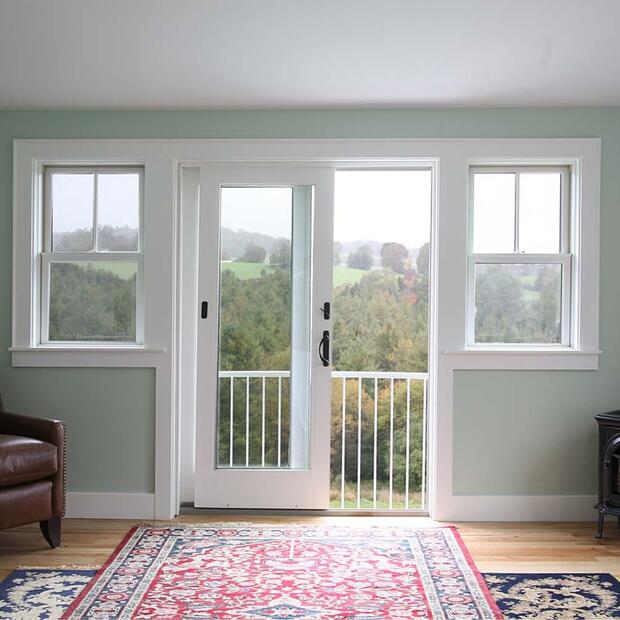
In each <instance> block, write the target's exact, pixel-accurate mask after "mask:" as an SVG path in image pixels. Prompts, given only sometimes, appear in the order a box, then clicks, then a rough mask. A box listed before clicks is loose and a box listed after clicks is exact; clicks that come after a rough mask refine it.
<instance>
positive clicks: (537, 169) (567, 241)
mask: <svg viewBox="0 0 620 620" xmlns="http://www.w3.org/2000/svg"><path fill="white" fill-rule="evenodd" d="M553 172H555V173H558V174H560V231H559V237H560V246H559V251H558V252H550V253H549V254H565V253H570V252H571V251H572V239H571V166H568V165H567V166H549V165H520V166H502V165H491V164H489V165H475V166H470V167H469V196H468V204H469V208H468V231H467V250H468V254H470V255H472V254H475V253H476V252H474V186H475V183H474V178H475V175H477V174H514V175H515V202H514V239H513V253H515V254H520V255H522V254H527V252H524V251H522V250H520V247H519V217H520V212H519V207H520V188H519V186H520V183H519V177H520V175H521V174H545V173H546V174H548V173H553ZM478 254H487V252H478ZM488 254H497V253H496V252H489V253H488Z"/></svg>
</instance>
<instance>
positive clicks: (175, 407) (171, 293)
mask: <svg viewBox="0 0 620 620" xmlns="http://www.w3.org/2000/svg"><path fill="white" fill-rule="evenodd" d="M600 150H601V141H600V139H596V138H570V139H563V138H560V139H557V138H549V139H548V138H545V139H503V138H501V139H409V138H404V139H304V140H295V139H292V140H289V139H280V140H236V139H206V140H204V139H200V140H191V139H190V140H175V139H163V140H162V139H155V140H144V139H132V140H117V139H108V140H101V139H86V140H64V139H60V140H37V139H35V140H15V141H14V184H13V187H14V192H13V204H14V206H13V226H14V230H13V295H12V303H13V307H12V317H13V329H12V336H13V337H12V349H13V352H12V362H13V365H15V366H35V365H37V366H67V365H69V366H79V365H82V364H83V365H93V366H97V365H99V366H110V365H114V366H125V365H131V366H139V365H144V366H156V368H157V371H156V376H157V379H156V381H157V385H156V412H155V418H156V419H155V437H156V438H155V444H156V445H155V461H156V462H155V516H156V517H158V518H170V517H172V516H173V515H174V514H175V513H176V512H177V511H178V506H179V502H178V500H177V490H178V476H177V464H178V453H177V434H178V431H177V429H178V415H177V413H178V411H179V409H180V410H181V411H182V414H181V415H182V416H185V412H186V407H185V405H186V404H187V405H191V400H188V399H185V398H182V399H181V400H180V401H179V397H180V393H179V390H184V389H186V384H187V382H183V381H182V379H184V376H183V372H182V367H183V366H184V364H185V359H186V358H185V354H184V353H182V354H181V356H180V357H179V358H178V359H177V351H176V346H177V345H176V343H177V337H178V336H180V335H181V334H180V321H178V317H179V312H180V310H182V306H181V305H180V304H181V296H180V295H179V292H180V287H181V286H182V278H179V273H178V270H177V267H176V259H177V257H178V256H179V255H180V253H181V252H182V250H183V248H182V246H181V245H180V242H179V239H178V236H177V228H178V226H179V225H180V224H181V219H180V218H181V213H180V209H178V203H179V199H178V189H177V183H178V178H179V168H180V166H188V167H192V166H196V165H197V164H198V163H208V162H222V163H226V162H304V163H305V164H306V165H323V166H324V165H336V166H338V167H344V166H347V165H350V166H358V167H361V166H364V165H365V164H366V165H375V166H376V165H380V166H385V167H390V166H407V165H420V164H422V163H423V162H427V163H429V162H430V163H431V164H434V163H437V166H438V179H437V185H438V187H437V189H438V191H437V195H436V201H437V202H436V209H435V212H434V214H433V217H434V221H435V224H434V233H433V234H434V239H433V241H434V244H435V252H434V254H435V260H434V265H432V267H431V268H432V273H433V275H434V282H435V284H434V287H432V288H431V299H432V300H434V301H435V304H434V311H433V314H434V316H433V317H431V331H430V344H431V351H430V354H431V363H430V365H429V371H430V372H431V389H430V395H431V411H430V412H429V413H430V415H429V422H430V428H431V431H432V441H431V444H430V446H429V459H430V461H429V474H430V481H429V493H430V497H429V502H430V503H429V510H430V514H431V516H432V517H434V518H436V519H442V518H447V519H458V518H459V514H461V513H462V510H461V508H460V506H461V505H462V504H461V502H460V501H458V496H456V495H454V493H453V485H452V481H453V476H452V467H453V443H452V442H453V435H452V419H453V402H452V398H453V371H454V370H455V369H457V368H479V369H489V368H503V369H512V368H524V367H528V368H530V369H575V370H578V369H586V368H587V369H595V368H596V367H597V365H598V355H599V346H598V305H599V304H598V286H599V277H598V275H599V242H598V240H599V208H600V198H599V196H600ZM500 160H501V161H504V162H510V163H515V164H517V163H528V162H532V161H535V162H538V163H546V164H554V163H555V164H567V163H569V164H574V165H575V169H576V170H578V173H579V174H578V176H577V178H576V181H575V185H576V188H575V191H576V195H577V196H578V197H579V199H580V201H581V205H582V209H581V211H580V212H579V218H580V221H579V239H578V240H577V243H578V247H579V251H580V253H581V260H580V263H579V274H578V275H579V277H580V278H581V287H582V289H581V290H582V293H581V296H580V299H579V300H578V307H577V308H576V314H577V315H578V316H577V318H578V319H579V321H580V325H581V326H582V328H583V333H582V334H581V338H580V339H579V347H578V348H575V349H570V350H563V351H562V352H561V354H556V355H555V356H554V355H553V354H549V353H548V352H545V351H529V352H527V353H524V352H519V353H517V352H514V351H497V352H493V354H492V355H490V354H489V355H484V354H481V353H480V352H478V351H467V350H465V339H464V338H465V325H466V323H465V308H466V304H465V287H466V276H465V262H466V261H465V256H466V247H465V236H466V234H465V231H466V223H465V214H466V204H467V191H466V184H467V183H466V178H467V168H468V166H469V165H470V164H479V163H481V162H489V161H492V162H497V161H500ZM63 163H64V164H72V163H73V164H75V163H80V164H84V163H92V164H102V163H103V164H107V163H109V164H113V163H133V164H142V165H146V175H145V177H149V178H148V179H147V178H145V184H146V187H145V201H146V202H145V234H147V235H148V234H149V230H150V234H151V235H152V241H151V242H150V243H149V242H148V240H145V244H148V245H149V246H150V250H149V249H147V248H146V247H145V288H146V289H147V290H148V291H151V292H152V293H153V294H154V295H155V296H156V299H155V302H156V307H157V312H153V313H152V314H151V315H149V307H146V308H145V312H146V316H145V327H146V334H145V351H146V352H145V353H135V352H132V351H127V352H125V351H114V352H112V353H108V352H105V351H102V352H97V351H92V350H89V351H80V350H71V351H70V353H67V352H66V351H57V350H54V351H46V350H44V349H43V348H42V347H39V346H37V343H36V341H35V340H34V338H33V332H32V327H33V316H35V315H36V308H35V302H36V297H34V296H33V294H32V291H33V283H34V285H35V286H36V280H37V278H36V261H34V260H33V254H32V251H33V239H34V238H35V235H36V232H37V230H38V227H37V226H38V225H37V216H38V211H37V209H38V206H37V205H38V203H37V200H38V197H39V196H38V194H39V192H38V186H37V178H38V177H37V174H38V170H39V168H40V166H42V165H45V164H63ZM149 168H150V174H149ZM149 179H150V181H149ZM149 182H150V183H151V185H150V189H149ZM440 231H441V240H440V238H439V232H440ZM440 241H441V243H440ZM439 278H441V280H439ZM147 295H148V293H147ZM437 302H440V303H441V307H440V306H439V303H437ZM146 303H147V306H148V305H149V299H148V297H147V300H146ZM181 333H182V332H181ZM153 349H157V350H158V351H161V352H158V353H155V354H152V353H150V352H148V351H149V350H150V351H151V352H152V351H153ZM185 353H188V352H187V350H186V351H185ZM189 354H191V351H190V352H189ZM151 357H155V358H156V359H153V360H151V359H150V358H151ZM147 358H149V359H148V361H147ZM139 359H144V361H143V362H142V364H141V363H140V362H139ZM180 360H182V361H180ZM438 437H441V442H438V441H437V438H438ZM183 445H184V444H183Z"/></svg>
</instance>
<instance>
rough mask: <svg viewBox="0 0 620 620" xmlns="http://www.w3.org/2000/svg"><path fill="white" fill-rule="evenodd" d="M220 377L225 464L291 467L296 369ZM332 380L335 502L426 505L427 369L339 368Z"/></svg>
mask: <svg viewBox="0 0 620 620" xmlns="http://www.w3.org/2000/svg"><path fill="white" fill-rule="evenodd" d="M219 376H220V437H219V457H218V461H219V466H220V467H252V468H271V469H273V468H288V467H289V460H288V445H289V430H290V429H289V426H288V402H289V401H288V399H289V397H290V396H289V390H290V371H284V370H239V371H220V373H219ZM332 382H333V383H332V411H331V418H332V419H331V427H332V446H331V455H332V461H331V506H332V508H342V509H386V510H395V509H396V510H412V509H416V510H424V509H426V503H427V496H426V494H427V489H426V478H427V467H426V460H427V393H428V389H427V388H428V373H420V372H355V371H353V372H349V371H333V372H332ZM239 401H241V402H239ZM351 442H352V443H353V445H351ZM274 444H275V445H274ZM259 449H260V452H259ZM397 487H398V488H397Z"/></svg>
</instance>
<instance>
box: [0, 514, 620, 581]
mask: <svg viewBox="0 0 620 620" xmlns="http://www.w3.org/2000/svg"><path fill="white" fill-rule="evenodd" d="M213 521H253V522H271V523H273V522H277V523H281V522H290V523H318V522H323V523H342V524H345V523H346V524H347V525H350V526H360V525H365V524H369V523H372V524H373V525H380V524H392V525H399V524H400V525H405V524H406V523H407V522H415V524H416V525H420V526H428V527H432V526H433V525H435V523H434V522H433V521H431V520H430V519H424V518H403V517H390V518H388V517H251V518H244V517H242V516H234V517H229V516H226V517H222V516H208V517H203V516H183V517H178V518H177V519H176V520H175V522H179V523H207V522H213ZM134 524H135V522H134V521H121V520H101V519H65V520H64V521H63V540H62V547H61V548H59V549H50V548H49V547H48V546H47V543H46V542H45V540H44V538H43V536H42V535H41V533H40V531H39V527H38V525H28V526H23V527H18V528H14V529H11V530H5V531H2V532H0V580H1V579H3V578H4V577H6V575H8V574H9V573H10V572H11V571H12V570H13V569H15V568H17V567H18V566H50V567H53V566H65V565H79V566H91V567H99V566H101V564H102V563H103V562H104V561H105V560H106V559H107V557H108V556H109V555H110V553H112V551H113V550H114V548H115V547H116V545H117V544H118V543H119V542H120V541H121V539H122V538H123V536H124V535H125V534H126V533H127V531H128V530H129V528H130V527H131V526H132V525H134ZM456 525H457V527H458V528H459V531H460V533H461V536H462V537H463V540H464V541H465V543H466V544H467V547H468V549H469V550H470V552H471V554H472V556H473V558H474V560H475V562H476V564H477V565H478V568H479V569H480V570H481V571H482V572H515V573H518V572H601V573H612V574H613V575H615V576H616V577H617V578H619V579H620V530H618V529H617V528H616V524H615V522H614V521H612V520H611V519H610V520H609V521H608V523H607V525H606V532H605V538H604V539H603V540H596V539H595V538H594V532H595V525H594V524H593V523H460V524H456Z"/></svg>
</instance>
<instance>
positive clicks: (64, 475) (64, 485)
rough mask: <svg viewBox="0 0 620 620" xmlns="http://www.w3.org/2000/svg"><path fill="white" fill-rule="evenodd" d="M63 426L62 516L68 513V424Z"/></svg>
mask: <svg viewBox="0 0 620 620" xmlns="http://www.w3.org/2000/svg"><path fill="white" fill-rule="evenodd" d="M61 424H62V514H61V515H60V516H61V517H64V516H65V512H66V511H67V423H66V422H61Z"/></svg>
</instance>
